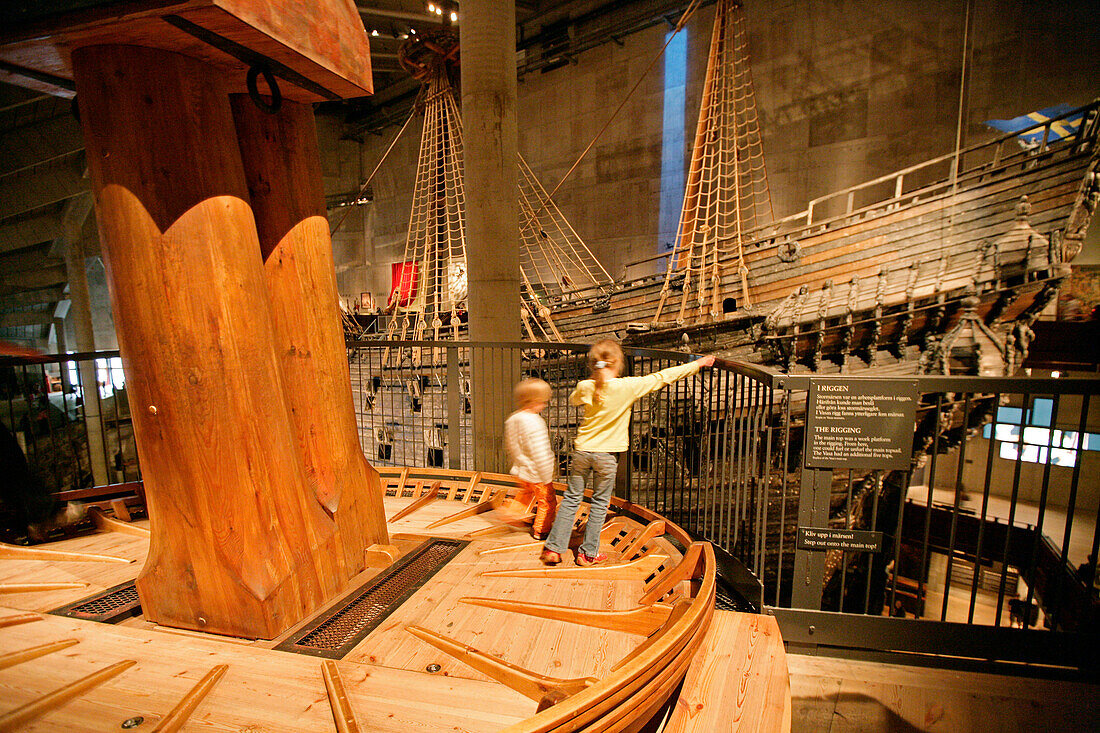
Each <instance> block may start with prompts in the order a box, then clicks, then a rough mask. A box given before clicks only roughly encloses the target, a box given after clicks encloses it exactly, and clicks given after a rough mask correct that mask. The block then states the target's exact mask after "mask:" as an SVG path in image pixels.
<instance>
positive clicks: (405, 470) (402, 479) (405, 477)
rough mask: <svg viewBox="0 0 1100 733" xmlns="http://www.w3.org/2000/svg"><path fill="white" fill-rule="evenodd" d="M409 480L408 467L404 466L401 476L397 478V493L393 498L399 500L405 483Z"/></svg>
mask: <svg viewBox="0 0 1100 733" xmlns="http://www.w3.org/2000/svg"><path fill="white" fill-rule="evenodd" d="M408 480H409V467H408V466H405V467H404V468H402V469H401V475H400V476H398V477H397V493H396V494H395V496H396V497H397V498H398V499H400V498H401V492H403V491H404V490H405V482H406V481H408Z"/></svg>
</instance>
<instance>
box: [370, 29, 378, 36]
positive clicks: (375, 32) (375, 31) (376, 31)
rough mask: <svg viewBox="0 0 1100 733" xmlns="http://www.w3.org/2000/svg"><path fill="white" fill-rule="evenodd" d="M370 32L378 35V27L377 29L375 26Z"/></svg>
mask: <svg viewBox="0 0 1100 733" xmlns="http://www.w3.org/2000/svg"><path fill="white" fill-rule="evenodd" d="M370 34H371V35H372V36H377V35H378V29H377V28H375V29H374V30H372V31H371V32H370Z"/></svg>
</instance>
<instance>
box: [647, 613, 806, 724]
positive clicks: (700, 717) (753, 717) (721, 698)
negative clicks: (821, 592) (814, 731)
mask: <svg viewBox="0 0 1100 733" xmlns="http://www.w3.org/2000/svg"><path fill="white" fill-rule="evenodd" d="M717 730H721V731H731V732H732V731H738V732H740V733H748V732H753V733H755V732H756V731H759V732H760V733H764V732H765V731H767V732H769V733H770V732H772V731H776V732H781V733H790V730H791V682H790V674H789V673H788V670H787V653H786V651H785V649H784V647H783V637H782V635H781V634H780V632H779V624H778V623H777V622H776V620H775V618H774V617H773V616H762V615H758V614H752V613H739V612H736V611H720V610H715V612H714V617H713V619H712V620H711V624H710V629H708V631H707V634H706V636H705V637H704V638H703V644H702V646H701V647H700V649H699V651H698V652H697V653H696V657H695V659H693V660H692V662H691V665H690V666H689V667H688V671H687V675H685V677H684V684H683V686H682V687H681V688H680V695H679V697H678V698H677V699H676V705H675V707H674V708H673V712H672V715H671V717H670V718H669V721H668V724H667V725H666V726H665V728H664V733H708V732H709V731H717Z"/></svg>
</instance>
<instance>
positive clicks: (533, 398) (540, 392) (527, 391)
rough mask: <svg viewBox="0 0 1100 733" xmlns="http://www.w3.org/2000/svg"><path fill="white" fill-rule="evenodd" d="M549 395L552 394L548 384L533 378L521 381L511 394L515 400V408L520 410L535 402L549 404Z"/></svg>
mask: <svg viewBox="0 0 1100 733" xmlns="http://www.w3.org/2000/svg"><path fill="white" fill-rule="evenodd" d="M551 394H552V392H551V390H550V385H549V384H547V383H546V382H544V381H542V380H541V379H535V378H533V377H532V378H530V379H524V380H523V381H521V382H520V383H519V384H517V385H516V388H515V390H514V392H513V395H514V396H515V399H516V407H518V408H519V409H521V410H522V409H523V408H525V407H527V406H528V405H530V404H533V403H535V402H549V401H550V395H551Z"/></svg>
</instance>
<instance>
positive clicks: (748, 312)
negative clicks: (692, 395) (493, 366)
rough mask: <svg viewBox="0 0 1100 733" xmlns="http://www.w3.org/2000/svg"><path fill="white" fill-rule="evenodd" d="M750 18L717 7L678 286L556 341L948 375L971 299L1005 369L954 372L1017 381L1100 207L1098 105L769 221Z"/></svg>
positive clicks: (583, 301) (657, 279) (620, 292)
mask: <svg viewBox="0 0 1100 733" xmlns="http://www.w3.org/2000/svg"><path fill="white" fill-rule="evenodd" d="M743 12H744V11H743V7H742V4H741V3H739V2H734V1H733V0H721V2H719V3H718V9H717V11H716V16H715V21H714V27H713V31H712V35H711V44H710V56H709V59H708V65H707V74H706V80H705V85H704V88H703V94H702V104H701V107H700V112H699V118H698V125H697V129H696V136H695V144H694V148H693V154H692V158H691V167H690V170H689V173H688V179H687V184H686V191H685V196H684V204H683V209H682V213H681V217H680V224H679V229H678V232H677V237H676V240H675V245H674V248H673V251H672V252H671V253H670V256H668V258H669V260H670V265H669V266H668V268H667V271H666V272H664V273H658V274H655V275H653V276H650V277H643V278H637V279H635V280H631V281H627V282H617V283H615V284H614V287H613V288H612V289H611V290H610V292H609V291H608V289H607V288H595V289H593V288H589V289H587V290H586V291H578V292H573V293H570V294H568V295H567V296H566V297H564V298H561V299H560V300H558V301H556V302H554V303H552V305H551V313H552V317H553V319H554V321H555V323H556V324H557V328H558V329H559V330H560V331H561V332H562V333H563V334H568V335H569V336H570V337H571V338H578V339H588V338H592V337H594V336H596V335H597V334H600V333H607V332H617V333H620V334H622V335H623V337H624V338H625V340H626V341H627V342H629V343H636V344H644V345H648V346H664V347H676V346H679V345H681V344H682V343H685V342H687V343H690V348H691V349H692V350H693V351H696V352H699V353H710V352H714V353H719V354H722V355H724V356H727V357H731V358H735V359H739V360H743V361H749V362H753V363H760V364H765V365H769V366H774V367H776V368H779V369H781V370H784V371H812V372H826V373H827V372H834V373H835V372H838V371H843V372H849V371H858V370H862V369H868V368H872V369H876V371H879V372H884V371H889V372H893V373H904V372H906V371H909V372H913V371H921V372H925V373H944V372H946V371H948V370H949V369H950V366H949V365H948V361H946V360H945V356H944V354H945V349H944V344H945V343H946V344H948V346H950V344H951V343H952V342H953V341H954V340H956V339H957V338H958V334H957V333H953V332H954V331H958V330H959V329H964V328H970V327H972V326H973V322H972V321H968V320H967V319H964V318H963V315H964V313H966V312H968V309H967V308H966V307H964V303H966V302H967V301H966V299H967V297H968V296H971V295H975V296H977V297H978V298H979V299H980V302H979V304H978V306H977V314H978V315H979V317H980V319H981V322H982V324H983V331H982V333H981V334H979V336H980V337H981V340H982V341H984V342H986V343H985V344H984V345H985V347H986V353H987V354H988V353H989V351H991V350H992V349H994V348H996V349H999V350H1000V351H1001V352H1003V353H1002V354H1001V355H1000V358H999V359H995V360H993V361H992V362H989V360H987V362H988V363H987V364H985V365H984V367H983V368H982V369H979V368H978V365H977V364H976V363H975V364H973V365H970V367H969V368H960V367H959V366H958V365H956V367H955V373H960V372H964V373H985V374H996V375H997V376H1000V375H1001V374H1004V373H1011V372H1012V371H1013V369H1014V368H1015V367H1016V366H1018V365H1019V364H1020V363H1021V362H1022V361H1023V358H1024V357H1025V356H1026V353H1027V345H1028V342H1029V340H1030V339H1029V335H1030V334H1029V327H1030V325H1031V324H1032V323H1033V322H1034V320H1035V319H1036V318H1037V317H1038V315H1039V313H1040V312H1041V311H1042V310H1043V308H1044V307H1046V306H1047V305H1048V304H1049V303H1050V302H1051V301H1052V300H1053V298H1054V297H1055V295H1056V293H1057V290H1058V287H1059V285H1060V284H1061V282H1062V281H1063V280H1064V279H1065V278H1066V277H1067V276H1068V274H1069V263H1070V262H1071V261H1072V260H1073V258H1074V257H1075V256H1076V255H1077V253H1078V252H1079V251H1080V249H1081V244H1082V240H1083V238H1084V236H1085V232H1086V230H1087V228H1088V224H1089V221H1090V219H1091V216H1092V213H1093V211H1094V210H1095V208H1096V204H1097V201H1098V200H1100V177H1098V174H1097V167H1098V162H1097V161H1098V158H1097V144H1096V143H1097V135H1098V132H1100V120H1098V109H1100V101H1097V102H1093V103H1091V104H1089V105H1086V106H1085V107H1082V108H1080V109H1077V110H1073V111H1071V112H1067V113H1065V114H1064V115H1061V116H1059V117H1055V118H1052V119H1050V120H1047V121H1045V122H1037V123H1036V124H1035V125H1034V127H1032V128H1031V129H1029V130H1022V131H1019V132H1018V133H1013V134H1007V135H1000V136H997V137H995V138H994V139H992V140H989V141H986V142H982V143H978V144H975V145H971V146H969V147H965V148H961V149H956V150H955V151H953V152H950V153H947V154H944V155H942V156H939V157H937V158H934V159H932V160H928V161H924V162H921V163H917V164H915V165H912V166H909V167H906V168H904V169H902V170H899V171H897V172H895V173H892V174H888V175H885V176H881V177H879V178H877V179H874V180H871V181H867V182H865V183H862V184H859V185H856V186H852V187H850V188H847V189H844V190H842V191H838V192H835V193H832V194H829V195H826V196H822V197H820V198H817V199H814V200H813V201H810V202H809V204H808V205H807V207H806V209H805V210H804V211H802V212H799V213H797V214H792V215H790V216H786V217H784V218H782V219H779V220H774V218H773V216H772V211H771V203H770V194H769V189H768V181H767V174H766V167H765V165H764V160H763V147H762V144H761V140H760V126H759V122H758V119H757V113H756V104H755V97H754V91H753V85H752V74H751V68H750V63H749V58H748V53H747V39H746V33H745V30H744V20H743V15H742V14H743ZM1067 133H1068V134H1067ZM1036 134H1037V137H1038V141H1037V142H1035V143H1034V144H1032V145H1029V146H1028V147H1022V146H1021V145H1020V143H1019V140H1020V138H1019V137H1018V135H1019V136H1024V135H1029V136H1031V137H1035V136H1036ZM661 257H665V256H664V255H662V256H661ZM650 259H651V260H657V259H659V258H658V257H653V258H650ZM947 350H948V351H949V350H950V348H948V349H947Z"/></svg>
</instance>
